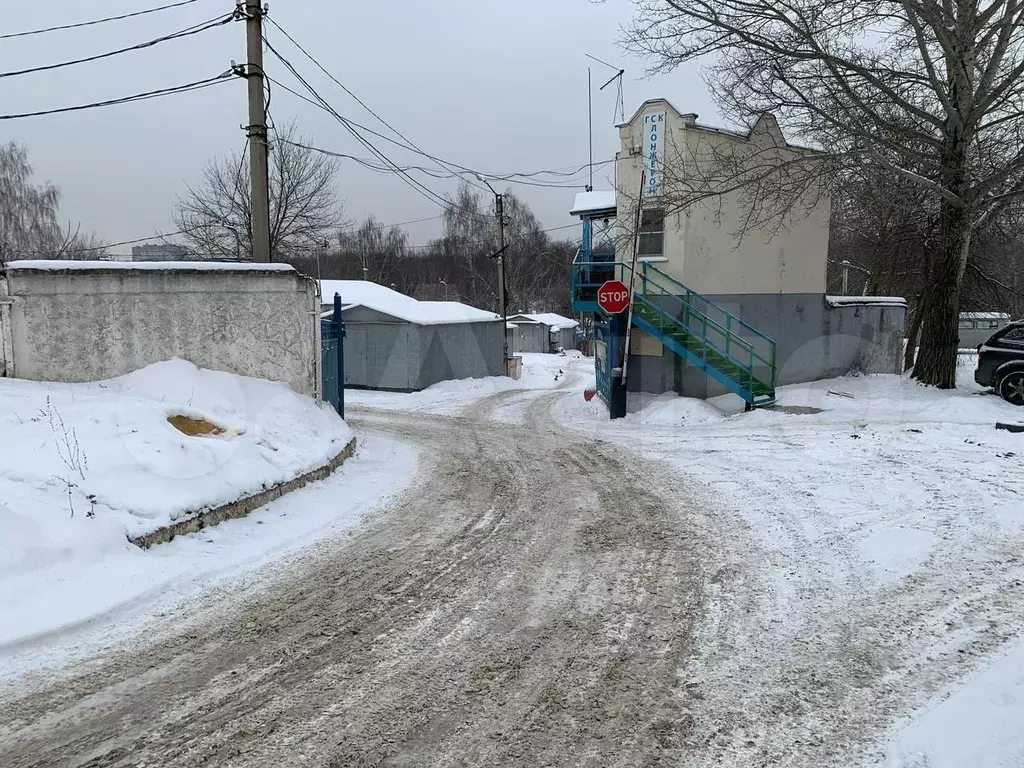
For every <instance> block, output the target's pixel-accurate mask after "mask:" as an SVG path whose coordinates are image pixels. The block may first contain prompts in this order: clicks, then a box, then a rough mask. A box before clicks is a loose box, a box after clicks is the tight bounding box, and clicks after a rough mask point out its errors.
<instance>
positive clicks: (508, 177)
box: [266, 75, 615, 187]
mask: <svg viewBox="0 0 1024 768" xmlns="http://www.w3.org/2000/svg"><path fill="white" fill-rule="evenodd" d="M266 79H267V80H269V81H270V82H272V83H273V84H274V85H276V86H277V87H278V88H281V89H282V90H285V91H287V92H288V93H290V94H292V96H295V97H296V98H298V99H301V100H302V101H304V102H306V103H307V104H311V105H312V106H314V107H316V108H317V109H322V110H324V111H325V112H327V113H328V114H331V115H333V114H334V111H333V110H332V109H328V108H326V107H324V106H323V104H321V103H319V102H317V101H314V100H313V99H311V98H309V97H308V96H305V95H303V94H301V93H299V92H298V91H296V90H295V89H294V88H290V87H289V86H287V85H286V84H284V83H282V82H281V81H280V80H277V79H275V78H273V77H270V76H269V75H267V78H266ZM345 120H346V121H347V122H348V123H350V124H351V125H352V126H354V127H356V128H358V129H360V130H363V131H366V132H367V133H369V134H371V135H373V136H376V137H377V138H379V139H382V140H384V141H387V142H390V143H392V144H394V145H396V146H398V147H401V148H402V149H406V150H410V151H413V150H412V147H410V146H408V145H406V144H403V143H402V142H400V141H396V140H395V139H392V138H391V137H390V136H385V135H384V134H382V133H379V132H377V131H375V130H373V129H372V128H367V127H366V126H365V125H361V124H360V123H357V122H356V121H355V120H352V119H351V118H345ZM307 149H312V150H313V151H315V152H321V153H322V154H326V155H332V156H335V157H341V158H345V159H349V160H355V161H356V162H360V161H361V160H363V158H357V157H355V156H353V155H347V154H344V153H341V152H331V151H330V150H326V149H321V148H319V147H307ZM418 154H421V153H418ZM614 162H615V158H609V159H608V160H602V161H601V162H598V163H594V164H593V167H594V168H602V167H604V166H606V165H608V164H609V163H614ZM450 165H456V164H455V163H450ZM405 167H406V168H410V169H415V170H420V171H423V172H424V173H428V174H430V175H433V176H434V178H438V179H440V178H456V175H455V174H452V173H451V172H448V173H449V174H450V175H447V176H437V175H436V171H435V169H427V168H423V167H422V166H415V165H413V166H405ZM590 167H591V164H590V163H584V164H583V165H580V166H563V168H573V169H574V170H571V171H568V172H562V171H560V170H559V169H548V170H539V171H530V172H529V173H507V174H494V173H483V172H481V173H480V175H481V176H483V177H484V178H487V179H493V180H495V181H506V182H512V183H515V182H514V180H515V179H516V178H532V177H535V176H542V175H554V176H569V177H571V176H577V175H579V174H580V173H583V172H584V171H586V170H588V169H589V168H590ZM371 170H372V169H371ZM473 173H476V171H473ZM457 178H462V177H461V176H458V177H457ZM572 186H573V187H575V186H578V185H572Z"/></svg>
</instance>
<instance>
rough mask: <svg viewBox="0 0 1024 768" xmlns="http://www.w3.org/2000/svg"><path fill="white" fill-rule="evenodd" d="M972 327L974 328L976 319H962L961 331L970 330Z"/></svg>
mask: <svg viewBox="0 0 1024 768" xmlns="http://www.w3.org/2000/svg"><path fill="white" fill-rule="evenodd" d="M972 328H974V321H973V320H961V321H960V330H961V331H969V330H971V329H972Z"/></svg>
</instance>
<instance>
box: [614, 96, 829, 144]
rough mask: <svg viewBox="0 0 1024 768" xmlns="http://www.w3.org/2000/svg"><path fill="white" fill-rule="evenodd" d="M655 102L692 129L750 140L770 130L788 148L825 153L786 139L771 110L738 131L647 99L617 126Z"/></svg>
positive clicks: (672, 106) (631, 119) (664, 100)
mask: <svg viewBox="0 0 1024 768" xmlns="http://www.w3.org/2000/svg"><path fill="white" fill-rule="evenodd" d="M655 104H664V105H665V106H667V107H668V108H669V109H671V110H672V111H673V112H675V113H676V115H677V116H678V117H680V118H682V119H683V120H684V121H686V122H687V127H688V128H689V129H691V130H697V131H705V132H707V133H719V134H723V135H725V136H735V137H736V138H739V139H747V140H748V141H749V140H750V139H751V138H753V136H754V134H755V133H758V132H759V131H768V132H769V133H777V134H778V137H779V138H781V139H782V144H783V146H785V147H786V148H788V149H793V150H798V151H800V152H811V153H815V154H824V153H823V152H822V151H821V150H820V149H814V148H813V147H807V146H804V145H801V144H792V143H790V142H789V141H788V140H787V139H786V136H785V134H784V133H782V129H781V128H780V127H779V122H778V120H777V119H776V117H775V115H774V114H772V113H771V112H762V113H761V114H760V115H758V116H757V119H756V120H755V121H754V123H753V125H751V126H749V127H748V128H747V130H745V131H738V130H733V129H732V128H719V127H717V126H713V125H706V124H704V123H698V122H697V118H698V117H699V115H698V114H697V113H696V112H680V111H679V110H678V109H677V108H676V106H675V105H674V104H673V103H672V102H671V101H669V100H668V99H661V98H658V99H647V101H645V102H644V103H643V104H641V105H640V106H639V107H637V109H636V112H634V113H633V116H632V117H631V118H629V120H627V121H625V122H624V123H618V124H617V125H616V126H615V127H616V128H623V127H625V126H627V125H631V124H632V123H633V121H634V120H636V119H637V118H638V117H639V116H640V114H641V113H642V112H643V111H644V110H645V109H647V107H649V106H652V105H655Z"/></svg>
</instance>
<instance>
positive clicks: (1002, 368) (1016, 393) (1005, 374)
mask: <svg viewBox="0 0 1024 768" xmlns="http://www.w3.org/2000/svg"><path fill="white" fill-rule="evenodd" d="M974 380H975V381H976V382H978V383H979V384H981V386H983V387H992V388H993V389H994V390H995V391H996V393H997V394H998V395H999V396H1000V397H1001V398H1003V400H1005V401H1006V402H1008V403H1013V404H1014V405H1024V320H1016V321H1014V322H1012V323H1010V324H1009V325H1008V326H1006V327H1005V328H1003V329H1002V330H1000V331H997V332H996V333H994V334H992V337H991V338H990V339H989V340H988V341H986V342H985V343H984V344H982V345H980V346H979V347H978V369H977V370H976V371H975V372H974Z"/></svg>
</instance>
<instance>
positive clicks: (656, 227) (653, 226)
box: [638, 208, 665, 257]
mask: <svg viewBox="0 0 1024 768" xmlns="http://www.w3.org/2000/svg"><path fill="white" fill-rule="evenodd" d="M638 254H639V256H641V257H644V256H663V255H664V254H665V210H664V209H663V208H648V209H647V210H645V211H643V212H642V213H641V214H640V247H639V251H638Z"/></svg>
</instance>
